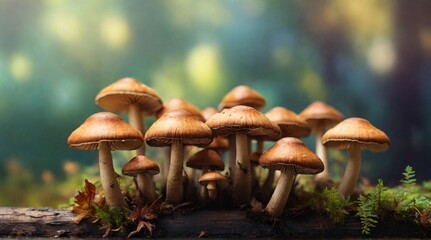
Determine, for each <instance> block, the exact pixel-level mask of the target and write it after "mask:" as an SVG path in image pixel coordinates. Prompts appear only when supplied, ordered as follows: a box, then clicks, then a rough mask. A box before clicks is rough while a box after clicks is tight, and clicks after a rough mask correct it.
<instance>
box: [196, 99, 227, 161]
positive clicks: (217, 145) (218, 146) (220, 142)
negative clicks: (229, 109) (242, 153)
mask: <svg viewBox="0 0 431 240" xmlns="http://www.w3.org/2000/svg"><path fill="white" fill-rule="evenodd" d="M201 113H202V116H203V117H204V119H205V121H206V120H208V119H209V118H210V117H212V116H213V115H214V114H216V113H218V111H217V109H215V108H213V107H206V108H204V109H203V110H202V112H201ZM205 149H211V150H214V151H216V152H217V153H218V154H219V155H221V154H222V153H223V151H225V150H227V149H229V141H228V140H227V139H226V138H225V137H222V136H215V137H214V139H213V141H212V142H211V144H210V145H208V146H206V147H205Z"/></svg>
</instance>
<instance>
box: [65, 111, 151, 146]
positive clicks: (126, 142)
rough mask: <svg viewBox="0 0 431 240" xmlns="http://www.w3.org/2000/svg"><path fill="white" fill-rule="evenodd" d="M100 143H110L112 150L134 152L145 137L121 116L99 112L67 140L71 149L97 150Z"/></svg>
mask: <svg viewBox="0 0 431 240" xmlns="http://www.w3.org/2000/svg"><path fill="white" fill-rule="evenodd" d="M100 142H107V143H109V148H110V149H111V150H133V149H137V148H139V147H140V146H141V145H142V143H143V137H142V134H141V132H140V131H139V130H137V129H135V128H134V127H132V126H130V125H129V124H127V123H126V122H124V121H123V119H121V118H120V117H119V116H117V115H115V114H113V113H110V112H99V113H95V114H93V115H91V116H90V117H88V118H87V119H86V120H85V121H84V123H83V124H82V125H81V126H79V127H78V128H77V129H76V130H75V131H73V132H72V133H71V134H70V136H69V138H68V139H67V145H68V146H69V147H70V148H73V149H83V150H96V149H98V147H99V143H100Z"/></svg>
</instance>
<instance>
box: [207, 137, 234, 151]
mask: <svg viewBox="0 0 431 240" xmlns="http://www.w3.org/2000/svg"><path fill="white" fill-rule="evenodd" d="M205 148H206V149H212V150H215V151H225V150H227V149H229V141H228V140H227V138H225V137H222V136H215V137H214V139H213V141H212V142H211V143H210V145H208V146H206V147H205Z"/></svg>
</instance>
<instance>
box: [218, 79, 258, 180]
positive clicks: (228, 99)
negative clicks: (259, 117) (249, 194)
mask: <svg viewBox="0 0 431 240" xmlns="http://www.w3.org/2000/svg"><path fill="white" fill-rule="evenodd" d="M238 105H244V106H249V107H252V108H255V109H256V110H259V109H261V108H262V107H264V106H265V105H266V101H265V98H264V97H263V96H262V95H261V94H260V93H258V92H256V91H255V90H253V89H252V88H250V87H249V86H246V85H239V86H236V87H234V88H233V89H232V90H230V91H229V92H228V93H227V94H226V95H225V96H224V97H223V99H222V100H221V102H220V104H219V105H218V110H219V111H222V110H223V109H225V108H231V107H234V106H238ZM247 141H248V143H247V144H248V145H249V146H251V140H250V139H248V140H247ZM235 149H236V147H235V139H234V136H233V135H232V136H230V138H229V169H230V172H231V175H234V174H235V167H234V166H235V155H236V153H235ZM250 150H251V149H249V151H250Z"/></svg>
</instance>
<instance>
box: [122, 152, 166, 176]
mask: <svg viewBox="0 0 431 240" xmlns="http://www.w3.org/2000/svg"><path fill="white" fill-rule="evenodd" d="M121 172H122V173H123V174H124V175H128V176H136V175H137V174H140V173H147V174H150V175H156V174H159V173H160V168H159V165H158V164H157V163H156V162H155V161H154V160H152V159H150V158H148V157H146V156H144V155H138V156H136V157H134V158H132V159H130V161H129V162H127V163H126V164H125V165H124V166H123V169H122V170H121Z"/></svg>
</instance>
